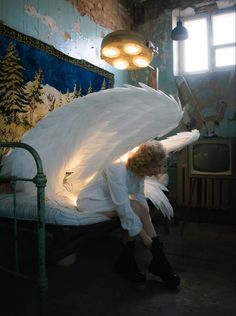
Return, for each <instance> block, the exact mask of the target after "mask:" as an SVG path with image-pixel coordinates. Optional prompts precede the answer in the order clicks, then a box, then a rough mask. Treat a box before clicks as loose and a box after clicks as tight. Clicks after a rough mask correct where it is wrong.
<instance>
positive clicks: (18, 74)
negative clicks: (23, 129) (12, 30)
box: [0, 42, 28, 123]
mask: <svg viewBox="0 0 236 316" xmlns="http://www.w3.org/2000/svg"><path fill="white" fill-rule="evenodd" d="M23 71H24V67H23V66H22V65H21V61H20V58H19V56H18V53H17V50H16V48H15V46H14V44H13V42H11V43H10V44H9V46H8V48H7V50H6V54H5V56H4V57H3V59H2V62H1V65H0V111H1V112H2V114H3V116H5V117H6V119H7V121H8V122H9V123H10V122H15V123H17V113H22V112H26V111H27V110H26V105H27V104H28V98H27V92H26V90H25V84H24V79H23Z"/></svg>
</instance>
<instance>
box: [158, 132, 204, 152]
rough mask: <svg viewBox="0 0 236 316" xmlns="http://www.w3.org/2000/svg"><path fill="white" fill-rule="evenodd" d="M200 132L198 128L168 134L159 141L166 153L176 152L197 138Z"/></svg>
mask: <svg viewBox="0 0 236 316" xmlns="http://www.w3.org/2000/svg"><path fill="white" fill-rule="evenodd" d="M199 136H200V133H199V131H198V130H193V131H191V132H181V133H177V134H176V135H174V136H170V137H168V138H166V139H163V140H161V141H160V142H161V143H162V145H163V146H164V147H165V149H166V151H167V152H168V153H171V152H176V151H179V150H181V149H183V148H184V147H186V146H188V145H190V144H192V143H194V142H195V141H197V140H198V138H199Z"/></svg>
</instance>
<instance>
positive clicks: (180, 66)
mask: <svg viewBox="0 0 236 316" xmlns="http://www.w3.org/2000/svg"><path fill="white" fill-rule="evenodd" d="M225 13H235V10H234V8H233V9H232V8H229V9H221V10H216V11H212V12H209V13H208V12H207V13H199V14H196V15H192V16H186V17H182V18H181V20H182V22H183V25H184V24H185V22H186V21H191V20H192V21H193V20H197V19H206V24H207V38H208V40H207V48H208V56H207V58H208V69H206V70H199V71H191V72H190V71H188V72H187V71H184V67H185V49H184V41H179V42H177V43H176V44H175V43H174V47H173V48H174V55H176V56H174V62H175V64H176V65H177V67H176V68H177V69H176V70H175V71H174V72H177V75H191V74H204V73H211V72H218V71H226V70H232V69H235V67H236V64H234V65H227V66H216V58H215V56H216V50H217V49H219V48H227V47H236V39H235V42H232V43H227V44H219V45H214V44H213V19H212V17H213V16H216V15H221V14H225Z"/></svg>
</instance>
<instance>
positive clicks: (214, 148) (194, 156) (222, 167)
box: [189, 137, 236, 177]
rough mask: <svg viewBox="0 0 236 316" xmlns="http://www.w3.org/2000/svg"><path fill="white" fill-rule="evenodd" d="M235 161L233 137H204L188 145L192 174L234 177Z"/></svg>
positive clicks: (235, 148) (235, 151) (235, 171)
mask: <svg viewBox="0 0 236 316" xmlns="http://www.w3.org/2000/svg"><path fill="white" fill-rule="evenodd" d="M235 162H236V139H235V138H231V139H230V138H227V139H226V138H220V137H219V138H205V139H200V140H198V141H197V142H195V143H194V144H192V145H191V146H189V173H190V175H192V176H214V177H215V176H221V177H222V176H223V177H224V176H226V177H236V166H235Z"/></svg>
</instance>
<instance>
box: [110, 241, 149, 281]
mask: <svg viewBox="0 0 236 316" xmlns="http://www.w3.org/2000/svg"><path fill="white" fill-rule="evenodd" d="M134 250H135V241H129V242H128V243H127V244H125V245H123V248H122V252H121V255H120V256H119V258H118V259H117V261H116V262H115V271H116V272H118V273H123V274H124V275H125V277H126V278H127V279H129V280H130V281H132V282H145V281H146V275H145V274H144V273H142V272H140V271H139V269H138V266H137V263H136V260H135V256H134Z"/></svg>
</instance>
